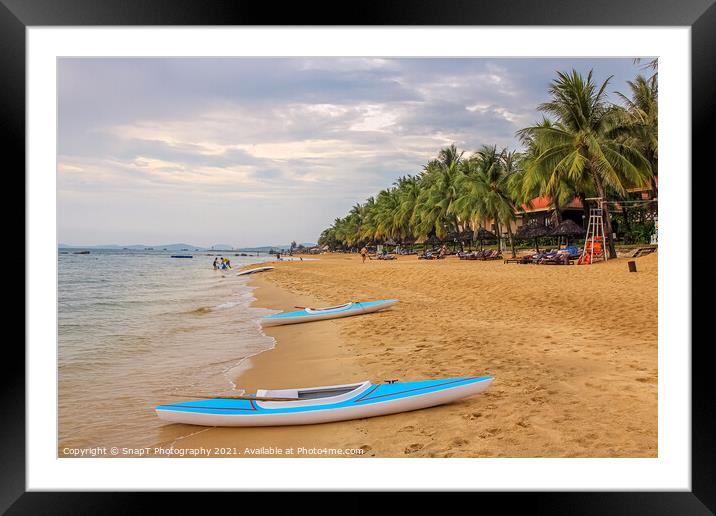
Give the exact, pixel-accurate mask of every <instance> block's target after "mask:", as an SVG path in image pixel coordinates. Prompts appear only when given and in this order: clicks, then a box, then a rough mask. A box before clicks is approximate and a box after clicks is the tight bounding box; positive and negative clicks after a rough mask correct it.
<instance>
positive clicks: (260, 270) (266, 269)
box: [236, 267, 275, 276]
mask: <svg viewBox="0 0 716 516" xmlns="http://www.w3.org/2000/svg"><path fill="white" fill-rule="evenodd" d="M272 269H275V267H256V268H255V269H248V270H245V271H241V272H237V273H236V275H237V276H247V275H249V274H255V273H257V272H265V271H270V270H272Z"/></svg>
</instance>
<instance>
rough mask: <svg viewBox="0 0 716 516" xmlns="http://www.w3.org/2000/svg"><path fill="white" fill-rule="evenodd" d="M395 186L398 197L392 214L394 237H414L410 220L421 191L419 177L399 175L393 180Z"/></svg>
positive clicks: (402, 238)
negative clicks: (394, 229)
mask: <svg viewBox="0 0 716 516" xmlns="http://www.w3.org/2000/svg"><path fill="white" fill-rule="evenodd" d="M395 187H396V195H397V198H398V207H397V209H396V211H395V215H394V222H395V228H396V237H398V238H400V239H401V240H406V239H415V237H416V235H415V229H414V227H413V223H412V220H413V214H414V213H415V207H416V206H417V203H418V196H419V195H420V191H421V183H420V178H418V177H416V176H411V175H407V176H403V177H400V178H399V179H398V180H397V181H396V182H395Z"/></svg>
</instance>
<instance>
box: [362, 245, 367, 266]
mask: <svg viewBox="0 0 716 516" xmlns="http://www.w3.org/2000/svg"><path fill="white" fill-rule="evenodd" d="M360 255H361V257H362V258H363V263H365V259H366V256H368V249H367V248H366V247H365V246H363V249H361V250H360Z"/></svg>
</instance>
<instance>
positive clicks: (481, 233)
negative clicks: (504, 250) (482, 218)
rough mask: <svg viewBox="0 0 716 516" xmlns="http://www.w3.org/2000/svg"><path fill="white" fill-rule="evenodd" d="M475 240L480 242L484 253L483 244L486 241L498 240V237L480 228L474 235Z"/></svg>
mask: <svg viewBox="0 0 716 516" xmlns="http://www.w3.org/2000/svg"><path fill="white" fill-rule="evenodd" d="M473 235H474V236H473V238H474V239H475V240H479V242H480V251H482V242H483V241H484V240H497V235H496V234H494V233H493V232H492V231H488V230H486V229H485V228H482V227H481V228H478V230H477V231H475V233H474V234H473Z"/></svg>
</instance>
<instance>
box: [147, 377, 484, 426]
mask: <svg viewBox="0 0 716 516" xmlns="http://www.w3.org/2000/svg"><path fill="white" fill-rule="evenodd" d="M494 379H495V378H494V377H493V376H479V377H468V378H444V379H439V380H423V381H417V382H388V383H381V384H373V383H371V382H369V381H365V382H360V383H354V384H347V385H331V386H326V387H308V388H299V389H282V390H257V391H256V395H255V396H251V395H247V396H236V397H227V398H213V399H203V400H197V401H184V402H180V403H174V404H171V405H159V406H157V407H156V409H155V411H156V413H157V416H159V418H160V419H163V420H164V421H169V422H171V423H183V424H187V425H201V426H287V425H311V424H317V423H328V422H331V421H347V420H350V419H361V418H366V417H374V416H383V415H387V414H396V413H399V412H407V411H411V410H418V409H423V408H428V407H434V406H436V405H443V404H445V403H451V402H453V401H457V400H460V399H462V398H466V397H467V396H472V395H474V394H478V393H480V392H483V391H485V390H487V388H488V387H489V386H490V385H491V384H492V381H493V380H494Z"/></svg>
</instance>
